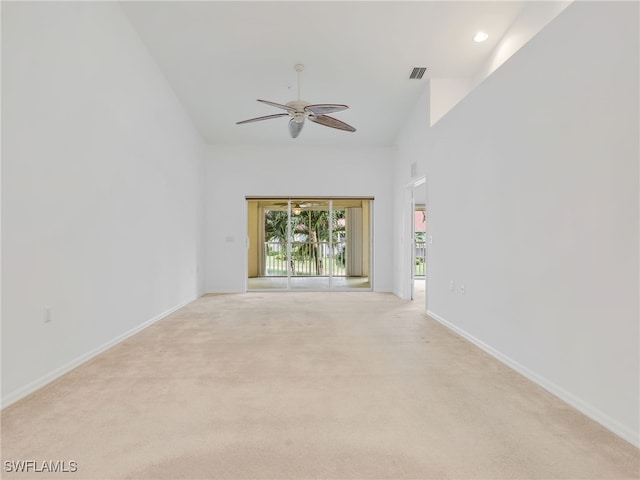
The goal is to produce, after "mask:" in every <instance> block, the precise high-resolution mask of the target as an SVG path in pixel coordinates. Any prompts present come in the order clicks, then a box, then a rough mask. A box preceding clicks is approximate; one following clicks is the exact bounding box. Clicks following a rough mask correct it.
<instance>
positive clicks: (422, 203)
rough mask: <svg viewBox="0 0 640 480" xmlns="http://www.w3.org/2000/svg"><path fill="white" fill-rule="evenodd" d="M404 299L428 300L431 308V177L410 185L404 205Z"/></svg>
mask: <svg viewBox="0 0 640 480" xmlns="http://www.w3.org/2000/svg"><path fill="white" fill-rule="evenodd" d="M404 212H405V213H404V215H403V217H404V227H403V231H404V235H403V239H404V240H403V242H402V250H403V252H404V253H403V258H404V260H403V267H402V271H403V272H404V273H403V285H404V287H403V292H404V293H403V298H406V299H407V300H419V301H421V302H422V301H424V306H425V312H426V311H427V301H428V298H427V293H428V247H429V244H430V243H431V237H430V235H429V233H428V205H427V179H426V177H419V178H417V179H414V180H413V181H411V182H410V183H409V184H407V186H406V189H405V205H404Z"/></svg>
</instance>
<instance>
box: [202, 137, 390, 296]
mask: <svg viewBox="0 0 640 480" xmlns="http://www.w3.org/2000/svg"><path fill="white" fill-rule="evenodd" d="M283 134H286V132H284V131H283ZM294 141H295V140H291V142H292V143H293V142H294ZM391 160H392V155H391V149H389V148H370V149H355V148H335V147H330V148H328V147H297V146H295V145H291V146H287V147H266V146H265V147H231V146H211V147H210V149H209V159H208V162H207V174H206V191H207V197H206V205H207V206H206V241H207V247H206V263H207V268H206V278H207V291H208V292H240V291H244V290H245V283H246V276H247V272H246V258H245V257H246V255H247V249H246V235H247V214H246V201H245V196H247V195H260V196H374V197H375V201H374V207H373V208H374V223H373V229H374V239H373V246H374V257H373V258H374V273H373V275H374V288H375V290H376V291H390V290H391V288H392V271H391V262H392V255H391V252H392V249H391V248H392V232H391V228H390V227H391V210H392V205H391V182H390V180H389V179H390V178H391V176H392V170H391Z"/></svg>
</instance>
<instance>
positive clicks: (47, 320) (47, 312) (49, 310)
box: [43, 307, 51, 323]
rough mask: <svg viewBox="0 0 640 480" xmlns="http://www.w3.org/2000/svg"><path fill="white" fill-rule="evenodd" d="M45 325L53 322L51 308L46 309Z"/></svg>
mask: <svg viewBox="0 0 640 480" xmlns="http://www.w3.org/2000/svg"><path fill="white" fill-rule="evenodd" d="M43 320H44V323H49V322H50V321H51V307H44V319H43Z"/></svg>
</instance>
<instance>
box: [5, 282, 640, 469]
mask: <svg viewBox="0 0 640 480" xmlns="http://www.w3.org/2000/svg"><path fill="white" fill-rule="evenodd" d="M7 460H9V461H11V460H14V461H15V460H35V461H37V462H43V461H45V460H49V461H56V460H60V461H66V462H67V464H68V462H69V461H75V462H77V468H78V470H77V472H75V473H68V474H61V473H55V474H44V473H31V474H26V473H20V474H10V473H6V472H4V473H3V476H2V478H20V479H27V478H37V479H45V478H54V479H58V478H74V479H121V478H130V479H182V478H190V479H225V478H226V479H241V478H242V479H260V478H262V479H275V478H282V479H306V478H326V479H347V478H348V479H356V478H357V479H406V478H413V479H448V478H454V479H592V478H606V479H638V478H639V476H640V470H639V460H640V457H639V453H638V450H637V449H636V448H634V447H633V446H631V445H630V444H628V443H626V442H625V441H623V440H621V439H620V438H618V437H616V436H615V435H613V434H611V433H610V432H608V431H607V430H606V429H604V428H603V427H601V426H599V425H598V424H596V423H594V422H592V421H591V420H589V419H587V418H586V417H584V416H583V415H582V414H580V413H578V412H577V411H575V410H573V409H572V408H570V407H569V406H567V405H566V404H564V403H563V402H561V401H560V400H558V399H556V398H555V397H553V396H552V395H550V394H548V393H547V392H545V391H544V390H542V389H541V388H539V387H537V386H535V385H534V384H532V383H531V382H529V381H528V380H526V379H524V378H523V377H521V376H520V375H518V374H516V373H515V372H513V371H512V370H510V369H509V368H507V367H505V366H503V365H502V364H500V363H498V362H497V361H495V360H494V359H492V358H491V357H489V356H488V355H486V354H485V353H483V352H482V351H480V350H478V349H477V348H475V347H473V346H472V345H470V344H469V343H467V342H466V341H464V340H463V339H461V338H459V337H458V336H456V335H454V334H453V333H451V332H450V331H448V330H447V329H445V328H444V327H442V326H440V325H439V324H438V323H436V322H435V321H433V320H431V319H429V318H428V317H426V316H425V315H423V314H421V308H420V303H419V302H405V301H402V300H399V299H398V298H396V297H394V296H393V295H390V294H377V293H357V292H354V293H351V292H350V293H249V294H239V295H207V296H204V297H202V298H200V299H198V300H197V301H195V302H193V303H191V304H190V305H188V306H187V307H185V308H183V309H181V310H179V311H177V312H175V313H174V314H172V315H171V316H169V317H167V318H165V319H163V320H161V321H160V322H158V323H156V324H155V325H153V326H151V327H149V328H148V329H146V330H144V331H142V332H140V333H139V334H137V335H135V336H133V337H131V338H129V339H128V340H126V341H124V342H123V343H121V344H119V345H117V346H115V347H114V348H112V349H110V350H109V351H107V352H105V353H104V354H102V355H100V356H98V357H96V358H95V359H93V360H92V361H90V362H88V363H87V364H85V365H83V366H81V367H79V368H77V369H76V370H74V371H72V372H70V373H69V374H67V375H65V376H64V377H62V378H61V379H59V380H58V381H56V382H54V383H52V384H50V385H48V386H47V387H45V388H43V389H41V390H39V391H38V392H36V393H34V394H32V395H31V396H29V397H27V398H25V399H23V400H21V401H19V402H17V403H15V404H14V405H12V406H10V407H8V408H6V409H5V410H4V411H3V412H2V461H3V466H4V465H5V463H4V462H5V461H7Z"/></svg>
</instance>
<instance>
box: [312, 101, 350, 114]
mask: <svg viewBox="0 0 640 480" xmlns="http://www.w3.org/2000/svg"><path fill="white" fill-rule="evenodd" d="M347 108H349V107H347V106H346V105H339V104H337V103H317V104H315V105H307V106H306V107H304V111H305V112H311V113H315V114H316V115H324V114H326V113H334V112H341V111H342V110H346V109H347Z"/></svg>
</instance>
